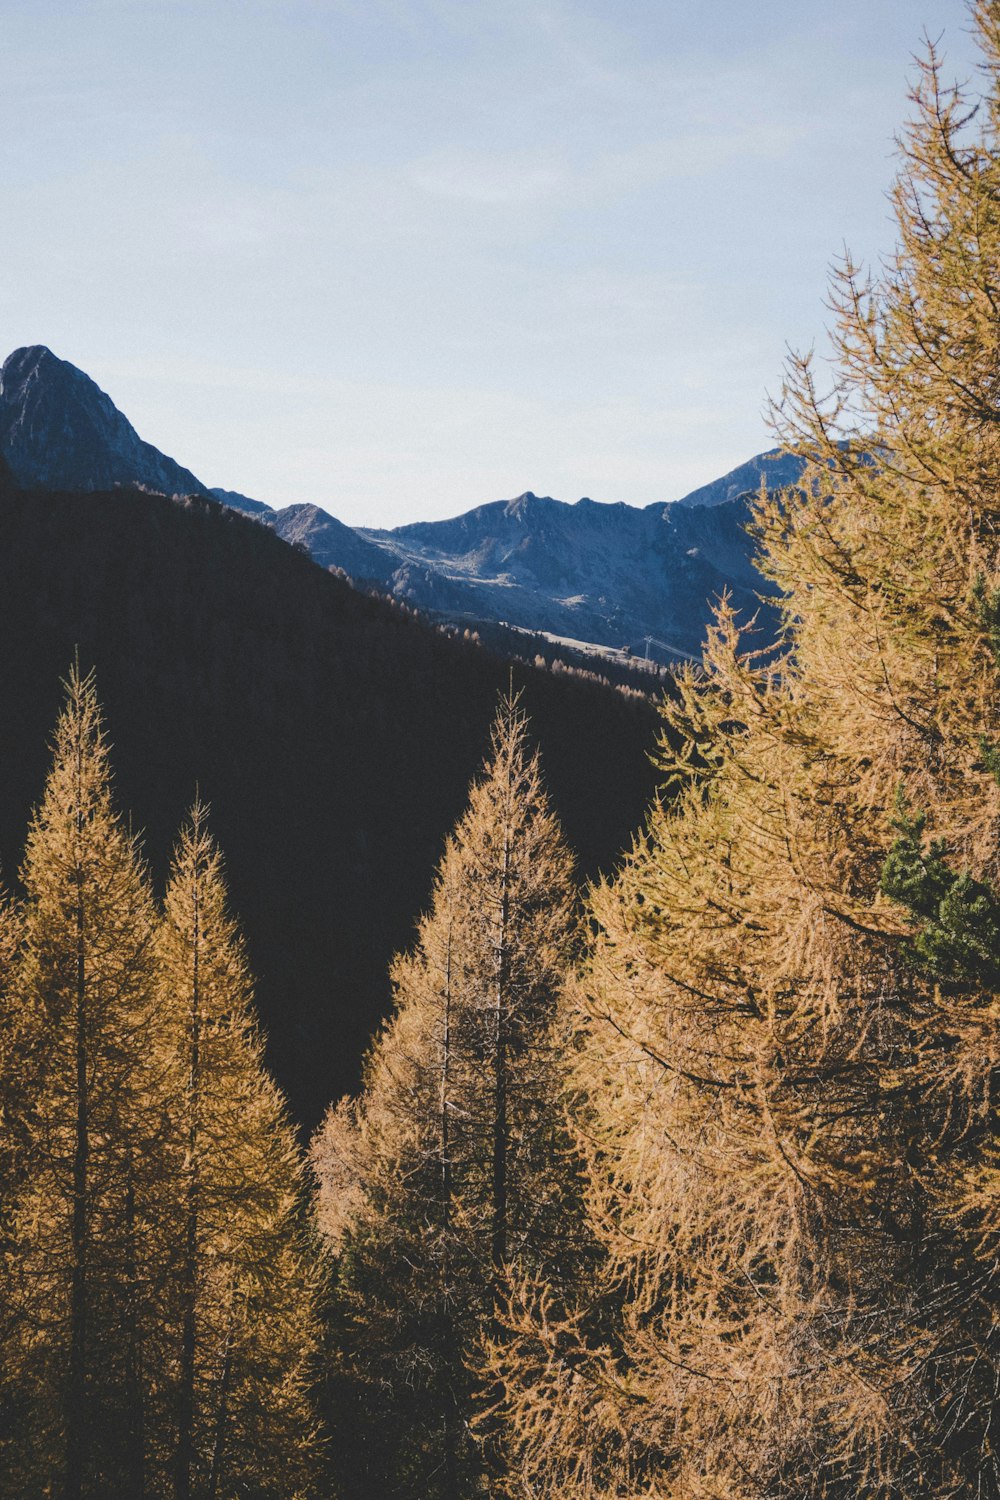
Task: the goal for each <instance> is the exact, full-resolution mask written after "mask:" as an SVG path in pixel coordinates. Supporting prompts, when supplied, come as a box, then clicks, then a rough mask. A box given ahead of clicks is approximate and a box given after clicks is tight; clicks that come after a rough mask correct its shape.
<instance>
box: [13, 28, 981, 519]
mask: <svg viewBox="0 0 1000 1500" xmlns="http://www.w3.org/2000/svg"><path fill="white" fill-rule="evenodd" d="M923 32H927V33H929V34H930V35H931V36H933V37H934V38H936V39H937V38H941V40H942V46H943V50H944V52H945V55H946V59H947V64H948V70H949V72H951V73H954V74H955V75H957V76H958V77H960V78H965V79H968V78H970V77H973V76H974V70H975V49H974V45H973V43H972V41H971V39H970V36H969V34H968V18H967V12H966V8H965V5H964V3H963V0H838V3H836V4H831V3H830V0H756V3H754V4H752V5H751V4H749V3H748V0H538V3H522V0H196V3H188V0H0V229H2V232H3V237H2V250H0V358H2V357H3V356H4V355H6V353H8V352H9V351H10V350H11V349H14V348H15V347H17V346H19V345H22V344H34V343H41V344H47V345H48V346H49V347H50V348H51V349H52V350H53V351H54V352H55V353H56V354H58V355H59V356H60V357H62V358H64V359H68V360H71V361H72V362H73V363H74V364H76V365H79V366H80V367H81V368H82V369H84V370H86V371H87V373H88V374H90V375H91V376H93V378H94V379H95V380H96V381H97V382H98V384H99V385H101V386H102V387H103V388H104V389H105V390H106V391H107V392H108V394H109V395H110V396H111V397H112V399H113V400H114V401H115V402H116V403H117V405H118V406H120V407H121V408H122V410H123V411H124V412H125V413H126V415H127V416H128V417H129V418H130V420H131V421H132V422H133V424H134V425H135V426H136V428H137V429H138V431H139V433H140V435H141V436H142V437H144V438H146V439H147V440H148V441H150V442H152V443H155V444H156V446H157V447H159V448H162V449H163V450H164V451H165V452H167V453H169V454H171V456H173V457H174V458H176V459H177V460H178V461H179V462H181V463H183V464H184V465H186V466H187V467H188V468H190V469H192V470H193V471H194V472H195V474H197V475H198V477H199V478H200V479H202V480H203V481H204V482H205V483H206V484H209V485H220V486H223V487H225V488H228V489H235V490H240V491H242V492H243V493H245V494H249V495H251V496H253V497H255V498H257V499H261V500H266V501H268V502H269V503H272V504H279V505H280V504H289V503H292V502H298V501H310V502H313V503H315V504H317V505H320V506H322V507H323V508H325V509H326V510H329V511H330V512H331V513H332V514H334V515H336V516H338V517H339V518H340V519H342V520H344V521H347V522H348V523H350V524H352V525H370V526H391V525H396V524H399V523H401V522H404V521H409V520H416V519H435V518H438V517H443V516H449V515H455V514H457V513H458V512H460V511H462V510H466V509H468V508H469V507H471V506H473V505H478V504H481V503H483V502H484V501H488V500H494V499H499V498H507V497H510V496H514V495H518V494H521V493H522V492H523V491H525V490H527V489H531V490H534V491H535V492H536V493H537V494H549V495H554V496H556V497H557V498H559V499H563V500H570V501H572V500H576V499H578V498H579V497H580V496H582V495H589V496H591V497H592V498H593V499H596V500H602V501H619V500H624V501H627V502H629V503H631V504H635V505H646V504H650V503H652V502H654V501H663V500H673V499H677V498H679V497H680V496H681V495H683V494H685V493H687V492H688V491H689V490H691V489H693V488H695V487H696V486H698V485H700V484H703V483H706V482H708V481H709V480H711V479H713V478H716V477H717V476H719V475H721V474H722V473H724V472H725V471H726V470H728V469H730V468H732V467H734V466H735V465H736V464H738V463H740V462H742V461H743V460H745V459H746V458H748V457H750V456H751V455H752V454H754V453H756V452H759V451H760V450H761V449H763V448H767V447H770V446H772V441H773V440H772V438H771V437H770V435H769V432H768V430H767V427H766V424H765V420H764V410H765V404H766V398H767V395H768V393H769V392H770V393H772V394H774V393H776V392H777V391H778V389H779V388H780V383H781V374H782V366H783V361H784V359H785V356H786V352H787V349H788V348H789V347H792V348H796V349H803V348H807V347H809V346H811V345H815V346H816V347H817V349H818V350H819V351H820V352H822V350H823V347H824V343H823V340H824V329H825V326H826V324H827V322H828V313H827V311H826V308H825V305H824V303H825V297H826V286H827V280H828V272H829V267H830V264H831V262H832V261H833V259H834V258H835V257H836V256H837V254H838V253H839V252H840V251H841V250H842V248H843V247H844V245H845V244H847V245H849V246H850V248H851V250H852V252H853V253H854V254H855V255H857V256H860V257H861V258H863V259H865V260H869V261H871V260H874V259H877V257H878V256H879V255H884V254H886V253H888V252H889V251H890V250H891V248H892V245H893V242H894V231H893V226H892V223H891V219H890V211H889V206H888V204H887V202H886V197H885V194H886V190H887V188H888V187H889V185H890V183H891V180H892V176H893V171H894V156H893V152H894V148H893V134H894V132H895V131H896V130H897V129H898V128H899V126H900V124H901V123H902V121H903V119H904V118H905V116H906V114H907V110H908V107H909V106H908V103H907V97H906V95H907V82H908V79H909V78H911V77H912V74H913V63H912V57H913V54H914V52H915V51H916V50H919V48H920V41H921V35H922V33H923Z"/></svg>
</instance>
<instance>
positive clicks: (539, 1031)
mask: <svg viewBox="0 0 1000 1500" xmlns="http://www.w3.org/2000/svg"><path fill="white" fill-rule="evenodd" d="M572 900H573V887H572V872H571V861H570V858H569V855H568V853H567V851H566V848H565V846H564V844H563V842H562V839H561V836H560V833H559V829H558V826H557V824H556V821H555V818H554V816H553V814H552V813H551V811H550V809H549V806H548V801H547V797H546V794H545V791H544V788H543V785H542V780H541V769H540V764H539V759H538V756H537V753H535V752H532V751H531V749H530V748H529V744H528V729H527V723H526V720H525V717H524V715H523V713H522V712H521V710H520V708H519V706H518V704H517V702H516V700H513V699H508V700H506V701H505V702H504V703H503V704H502V706H501V709H500V712H499V713H498V716H497V720H496V724H495V727H494V733H493V743H492V751H491V754H490V757H489V760H488V762H487V765H486V767H485V770H484V772H483V774H482V776H481V777H480V778H479V779H478V780H477V781H476V782H475V783H474V785H473V787H472V789H471V792H470V799H469V807H468V810H467V811H466V813H465V814H464V815H463V817H462V818H461V819H460V821H459V823H458V825H457V827H456V829H455V831H454V833H453V835H452V836H451V838H450V839H449V840H448V843H447V846H446V849H445V854H444V857H443V859H442V862H441V865H440V867H439V870H438V874H437V878H436V881H435V885H434V891H433V896H432V903H431V909H430V911H429V913H428V914H427V915H426V916H425V917H424V918H423V920H422V921H421V923H420V926H419V929H418V934H417V941H416V945H415V947H414V949H413V951H412V952H411V953H409V954H405V955H403V956H401V957H400V958H399V959H397V961H396V963H395V965H394V968H393V985H394V992H395V1008H394V1013H393V1015H392V1017H391V1019H390V1020H389V1022H388V1023H387V1025H386V1027H385V1029H384V1030H383V1032H382V1034H381V1036H380V1037H379V1038H378V1040H377V1042H376V1044H375V1046H374V1048H373V1049H372V1052H371V1054H370V1056H369V1059H368V1063H367V1067H366V1072H365V1078H364V1088H363V1091H362V1093H361V1096H360V1097H359V1099H357V1100H356V1101H346V1102H345V1103H343V1104H341V1105H340V1106H339V1107H338V1108H337V1109H336V1110H334V1111H332V1112H331V1115H330V1116H329V1118H328V1120H327V1122H326V1123H325V1125H324V1127H323V1128H322V1130H321V1132H320V1133H319V1135H318V1137H317V1140H316V1143H315V1146H314V1161H315V1165H316V1169H317V1172H318V1176H319V1182H320V1194H319V1213H320V1223H321V1225H322V1227H323V1229H324V1232H325V1233H326V1235H327V1237H328V1239H329V1241H330V1243H331V1245H332V1248H333V1250H334V1252H335V1255H336V1267H337V1269H336V1294H335V1298H334V1303H335V1319H336V1330H335V1331H336V1337H337V1340H338V1345H339V1353H338V1357H337V1368H336V1372H335V1380H334V1388H335V1392H336V1394H337V1395H338V1396H339V1399H340V1402H341V1409H342V1413H343V1414H344V1415H343V1417H342V1421H343V1423H344V1425H345V1426H347V1427H351V1428H353V1442H352V1443H351V1444H350V1446H349V1448H348V1449H345V1465H346V1469H345V1474H344V1493H345V1495H358V1496H360V1495H362V1494H368V1493H376V1492H377V1493H379V1494H382V1495H384V1496H386V1500H389V1497H390V1496H393V1495H399V1496H402V1495H404V1494H410V1493H420V1494H422V1495H426V1496H428V1497H431V1496H440V1497H442V1500H460V1497H464V1496H466V1495H472V1494H479V1493H486V1488H489V1489H490V1492H491V1493H493V1492H495V1493H497V1494H502V1493H506V1492H507V1491H506V1483H507V1480H506V1476H505V1464H504V1457H503V1451H504V1444H503V1435H502V1433H501V1432H500V1431H499V1430H498V1428H497V1426H496V1423H495V1422H493V1421H491V1420H488V1419H487V1418H486V1417H485V1414H484V1408H485V1407H486V1406H487V1405H488V1404H489V1393H488V1391H487V1390H486V1389H485V1388H484V1384H483V1379H482V1377H481V1373H480V1361H481V1350H482V1344H483V1341H484V1337H485V1335H486V1334H487V1333H488V1331H489V1330H490V1328H492V1327H494V1326H495V1325H496V1324H497V1323H498V1321H499V1319H500V1316H501V1313H502V1309H503V1306H504V1304H505V1302H506V1300H507V1297H508V1295H509V1290H510V1286H511V1284H512V1282H513V1281H514V1280H516V1279H517V1278H518V1277H519V1276H520V1275H521V1274H524V1273H526V1272H530V1273H533V1274H537V1275H541V1276H544V1277H547V1278H548V1279H550V1280H552V1281H553V1282H554V1283H555V1284H560V1283H561V1281H562V1280H563V1279H565V1278H566V1277H569V1276H570V1275H571V1274H572V1272H573V1266H574V1262H575V1260H576V1259H577V1258H579V1255H580V1247H579V1243H578V1240H575V1239H574V1236H573V1234H572V1232H571V1226H572V1225H573V1223H574V1222H575V1220H574V1204H575V1203H576V1195H575V1189H576V1175H575V1165H574V1163H573V1160H572V1158H571V1157H570V1154H569V1152H568V1148H567V1142H566V1139H565V1133H564V1131H563V1128H562V1123H561V1119H562V1117H561V1096H562V1084H563V1068H564V1063H563V1058H562V1055H561V1051H560V1045H559V1042H558V1040H557V1038H556V1037H555V1036H554V1034H553V1023H554V1019H555V1016H556V1011H557V1007H558V1003H559V994H560V986H561V983H562V979H563V975H564V971H565V966H566V963H567V961H568V955H569V951H570V942H571V934H572V921H571V913H572ZM578 1218H579V1215H578V1214H577V1215H576V1219H577V1220H578ZM477 1414H478V1416H479V1418H480V1426H479V1427H478V1429H477V1428H475V1427H474V1425H473V1424H474V1421H475V1419H476V1417H477ZM484 1487H485V1488H484Z"/></svg>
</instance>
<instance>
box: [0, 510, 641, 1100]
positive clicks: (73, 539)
mask: <svg viewBox="0 0 1000 1500" xmlns="http://www.w3.org/2000/svg"><path fill="white" fill-rule="evenodd" d="M0 640H2V641H3V650H2V651H0V704H2V705H3V708H4V711H3V712H2V713H0V765H2V766H3V778H2V781H0V875H2V877H3V879H4V881H5V882H6V883H7V885H8V886H10V885H15V886H16V874H17V870H18V868H19V865H20V859H21V851H22V849H23V845H24V836H25V831H26V828H27V823H28V818H29V814H30V811H31V808H32V807H33V806H36V805H37V803H38V800H39V797H40V794H41V790H42V786H43V781H44V777H45V772H46V769H47V763H48V756H49V751H48V745H49V742H50V736H51V732H52V728H53V725H54V723H55V719H56V715H57V712H58V709H59V705H60V700H61V689H60V678H61V677H62V676H63V675H64V674H65V672H66V670H67V668H68V666H69V664H70V662H71V661H72V660H73V656H74V652H76V651H78V652H79V657H80V662H81V665H82V666H83V667H84V668H85V669H86V668H87V667H90V666H94V667H95V668H96V670H97V681H98V691H99V694H100V697H101V700H102V702H103V703H104V705H105V708H106V712H107V722H108V730H109V735H110V739H111V741H112V744H113V756H112V761H113V765H114V767H115V772H116V787H117V800H118V802H119V805H120V806H121V807H122V808H123V809H127V810H128V811H129V812H130V813H132V814H133V815H134V817H135V820H136V826H137V827H140V828H142V829H143V830H144V847H145V849H146V852H147V856H148V858H149V861H150V865H151V869H152V873H153V876H154V879H155V881H156V882H157V884H162V881H163V878H164V875H165V871H166V866H167V861H168V859H169V852H170V848H171V845H172V842H173V839H174V837H175V833H176V829H177V826H178V824H179V823H180V820H181V818H182V816H183V814H184V812H185V810H186V808H187V806H188V805H189V804H190V802H191V801H192V799H193V797H194V795H195V791H196V788H199V789H200V792H201V795H202V796H203V797H204V798H206V799H207V800H208V801H210V803H211V805H212V826H213V829H214V831H215V833H216V834H217V836H218V838H219V840H220V842H221V844H222V847H223V849H224V851H225V855H226V860H227V867H228V875H229V882H230V889H231V894H232V904H233V908H234V910H235V912H236V913H237V914H238V916H239V918H240V920H241V922H242V923H243V925H244V928H245V932H246V937H247V941H248V944H249V953H250V958H251V962H252V965H253V967H254V969H255V971H256V973H257V975H258V977H259V981H260V982H259V989H258V1001H259V1008H260V1012H261V1015H262V1018H263V1022H264V1027H265V1030H266V1033H267V1037H268V1056H269V1059H270V1062H271V1065H272V1067H273V1069H274V1071H275V1073H276V1075H277V1077H278V1079H279V1081H280V1082H281V1084H282V1086H283V1087H284V1089H285V1091H286V1093H287V1094H288V1097H289V1099H290V1101H291V1103H292V1107H293V1110H294V1112H295V1115H296V1118H297V1119H298V1120H299V1121H300V1122H301V1123H302V1124H303V1125H306V1126H308V1125H311V1124H313V1123H315V1122H316V1121H317V1119H318V1117H319V1115H320V1113H321V1112H322V1110H323V1108H324V1106H325V1105H326V1104H327V1102H328V1101H329V1100H330V1098H331V1097H333V1096H334V1095H336V1094H338V1093H340V1092H342V1091H344V1090H345V1089H348V1088H351V1087H354V1086H355V1085H356V1084H357V1081H358V1071H359V1066H360V1060H361V1057H362V1054H363V1052H364V1050H365V1048H366V1046H367V1044H368V1042H369V1040H370V1038H371V1036H372V1033H373V1031H374V1030H375V1028H376V1027H377V1025H378V1023H379V1021H380V1019H381V1017H382V1016H383V1015H384V1014H385V1012H386V1009H387V1006H388V1000H389V989H388V979H387V966H388V961H389V958H390V956H391V955H392V953H394V952H395V951H396V950H397V949H399V948H401V947H403V946H405V945H407V944H408V943H409V942H410V941H411V940H412V936H413V929H414V922H415V920H416V918H417V916H418V914H419V913H420V912H421V911H422V910H423V909H424V907H425V906H426V903H427V901H428V897H429V892H430V885H431V879H432V875H433V871H434V867H435V865H436V863H437V861H438V859H439V857H440V854H441V851H442V846H443V841H444V838H445V835H446V833H447V832H448V830H449V828H450V827H451V826H452V824H453V822H454V821H455V819H456V818H457V816H458V815H459V813H460V812H461V810H462V808H463V806H464V803H465V799H466V795H467V790H468V785H469V782H470V780H471V778H472V777H473V776H474V775H475V774H476V771H477V769H478V767H479V765H480V763H481V760H482V757H483V755H484V752H485V750H486V748H487V742H488V738H489V727H490V722H491V719H492V716H493V713H494V709H495V705H496V700H497V695H498V693H499V692H500V691H502V690H504V689H506V687H507V685H508V681H509V673H510V671H511V670H513V673H514V681H515V684H516V685H518V686H522V687H523V690H524V694H525V704H526V707H527V709H528V711H529V713H530V715H531V720H532V726H533V730H534V732H535V734H536V735H537V739H538V742H539V744H540V746H541V749H542V754H543V758H544V764H545V773H546V778H547V782H548V785H549V788H550V790H551V793H552V797H553V800H554V803H555V805H556V807H557V809H558V811H559V815H560V817H561V819H562V822H563V825H564V827H565V831H566V834H567V837H568V839H569V841H570V843H571V845H572V846H573V848H574V849H575V850H576V852H577V854H578V856H579V860H580V867H581V870H582V872H583V873H584V875H586V876H593V875H596V874H597V872H598V871H602V870H603V871H607V870H609V869H610V868H611V867H612V866H613V864H614V863H615V861H616V860H617V858H618V856H619V853H620V851H621V850H622V849H623V848H624V847H625V846H626V845H627V844H628V843H629V841H630V839H631V836H632V833H633V831H634V830H635V829H636V828H637V827H638V826H639V825H640V823H641V821H642V819H643V816H644V811H645V808H646V805H647V803H648V800H649V798H650V797H651V795H652V789H653V780H654V775H653V769H652V766H651V765H650V763H649V760H648V752H649V750H650V749H651V748H652V746H653V743H654V739H655V734H656V728H657V720H656V715H655V713H654V711H653V709H652V707H651V705H650V704H649V702H648V701H646V700H645V699H642V698H639V697H636V696H634V695H633V696H626V695H624V694H622V693H618V692H615V691H613V690H611V689H609V688H605V687H601V686H599V685H598V684H596V683H595V682H592V681H590V682H588V681H585V680H579V679H576V678H574V677H572V676H571V675H570V674H568V673H565V672H551V673H549V672H544V671H539V670H535V669H533V668H530V667H523V666H521V665H519V664H517V663H515V664H514V666H513V668H511V667H510V666H509V665H508V663H507V662H505V661H502V660H501V659H500V658H499V657H497V656H494V655H492V654H490V653H489V652H488V651H486V650H484V649H482V648H481V647H478V646H476V645H475V644H473V643H471V642H468V641H465V640H463V639H461V638H456V637H454V636H452V635H450V634H448V633H446V632H443V631H442V630H439V629H436V628H434V627H433V626H431V625H429V624H427V623H426V622H425V621H424V620H422V619H419V618H416V617H414V615H413V614H412V612H411V611H409V610H407V609H406V608H404V607H402V606H400V605H399V604H395V603H392V602H390V601H388V600H386V599H381V598H371V597H369V596H367V595H366V594H363V593H361V592H359V591H358V590H357V589H354V588H352V587H351V586H350V585H349V584H348V583H347V581H346V580H344V579H343V578H340V577H338V576H336V575H334V574H331V573H328V572H325V571H324V570H323V569H321V568H318V567H316V566H315V565H314V564H313V563H312V562H311V561H310V560H309V558H308V557H306V556H303V555H302V553H301V552H300V551H298V550H297V549H296V548H294V547H290V546H286V545H285V544H284V543H283V542H282V541H281V540H280V539H279V538H278V537H277V536H276V535H275V534H274V533H273V531H272V530H271V529H270V528H269V527H267V526H262V525H260V524H259V523H257V522H255V521H254V520H252V519H251V518H250V517H248V516H244V515H239V514H237V513H236V512H235V511H233V510H229V509H227V508H225V507H224V506H221V505H219V504H217V503H215V502H214V501H212V500H208V499H205V498H200V497H190V498H187V499H182V500H176V501H175V500H168V499H165V498H163V497H162V496H158V495H151V494H148V493H140V492H136V491H130V490H126V489H117V490H115V491H112V492H109V493H80V492H74V493H64V492H57V491H50V492H45V493H43V492H41V491H38V490H36V491H23V490H20V489H18V488H16V487H15V486H14V485H13V484H12V483H11V482H10V481H9V480H7V481H3V480H0Z"/></svg>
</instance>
